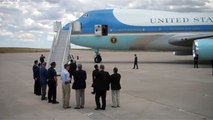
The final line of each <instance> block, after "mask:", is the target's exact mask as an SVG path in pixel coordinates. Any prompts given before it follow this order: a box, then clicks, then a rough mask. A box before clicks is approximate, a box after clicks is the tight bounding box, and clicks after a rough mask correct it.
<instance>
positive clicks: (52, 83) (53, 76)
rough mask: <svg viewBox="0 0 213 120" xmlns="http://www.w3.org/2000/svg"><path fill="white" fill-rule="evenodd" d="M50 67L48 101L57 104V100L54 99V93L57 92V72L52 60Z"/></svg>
mask: <svg viewBox="0 0 213 120" xmlns="http://www.w3.org/2000/svg"><path fill="white" fill-rule="evenodd" d="M50 65H51V67H50V68H49V69H48V73H47V74H48V86H49V90H48V100H49V101H48V102H49V103H52V104H58V103H59V102H58V101H56V93H57V85H58V84H57V73H56V71H55V69H54V68H55V67H56V63H55V62H52V63H51V64H50Z"/></svg>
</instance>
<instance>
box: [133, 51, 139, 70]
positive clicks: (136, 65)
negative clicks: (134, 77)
mask: <svg viewBox="0 0 213 120" xmlns="http://www.w3.org/2000/svg"><path fill="white" fill-rule="evenodd" d="M135 68H136V69H138V57H137V55H136V54H135V59H134V67H133V69H135Z"/></svg>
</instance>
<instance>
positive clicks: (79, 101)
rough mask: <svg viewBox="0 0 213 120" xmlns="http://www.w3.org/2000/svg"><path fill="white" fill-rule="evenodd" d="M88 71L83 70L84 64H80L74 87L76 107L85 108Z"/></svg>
mask: <svg viewBox="0 0 213 120" xmlns="http://www.w3.org/2000/svg"><path fill="white" fill-rule="evenodd" d="M86 79H87V73H86V71H84V70H82V65H81V64H78V70H77V71H76V73H75V76H74V83H73V86H72V88H73V89H75V97H76V107H75V109H80V108H84V104H85V88H86Z"/></svg>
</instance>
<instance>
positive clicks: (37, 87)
mask: <svg viewBox="0 0 213 120" xmlns="http://www.w3.org/2000/svg"><path fill="white" fill-rule="evenodd" d="M33 79H34V81H35V83H34V94H36V95H41V87H40V83H39V67H38V60H35V61H34V65H33Z"/></svg>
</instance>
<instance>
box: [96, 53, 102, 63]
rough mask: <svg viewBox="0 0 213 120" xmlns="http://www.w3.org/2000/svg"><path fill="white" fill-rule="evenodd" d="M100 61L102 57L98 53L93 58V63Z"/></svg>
mask: <svg viewBox="0 0 213 120" xmlns="http://www.w3.org/2000/svg"><path fill="white" fill-rule="evenodd" d="M101 61H102V58H101V56H99V55H98V56H96V57H95V59H94V62H95V63H101Z"/></svg>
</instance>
